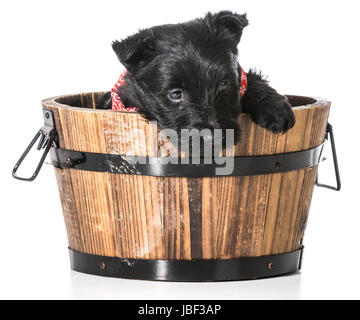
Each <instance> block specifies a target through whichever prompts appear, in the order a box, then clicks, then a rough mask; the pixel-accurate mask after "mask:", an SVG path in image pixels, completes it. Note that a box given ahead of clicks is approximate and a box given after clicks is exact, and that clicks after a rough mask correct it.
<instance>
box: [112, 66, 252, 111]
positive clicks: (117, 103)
mask: <svg viewBox="0 0 360 320" xmlns="http://www.w3.org/2000/svg"><path fill="white" fill-rule="evenodd" d="M239 68H240V71H241V80H240V98H241V97H242V96H243V95H244V94H245V91H246V89H247V77H246V72H245V71H244V70H243V69H242V68H241V67H240V66H239ZM125 75H126V69H125V70H124V71H123V72H122V73H121V75H120V78H119V80H118V81H117V82H116V83H115V85H114V86H113V87H112V89H111V101H112V110H114V111H127V112H136V107H130V108H126V107H125V105H124V103H123V102H122V101H121V99H120V97H119V94H118V90H119V88H120V87H121V86H122V85H124V83H125Z"/></svg>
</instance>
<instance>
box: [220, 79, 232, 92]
mask: <svg viewBox="0 0 360 320" xmlns="http://www.w3.org/2000/svg"><path fill="white" fill-rule="evenodd" d="M229 85H230V82H229V81H228V80H222V81H221V82H220V83H219V90H220V91H225V90H226V89H227V88H229Z"/></svg>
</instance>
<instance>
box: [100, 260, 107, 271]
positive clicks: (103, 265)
mask: <svg viewBox="0 0 360 320" xmlns="http://www.w3.org/2000/svg"><path fill="white" fill-rule="evenodd" d="M105 268H106V264H105V263H104V262H101V263H100V269H101V270H104V269H105Z"/></svg>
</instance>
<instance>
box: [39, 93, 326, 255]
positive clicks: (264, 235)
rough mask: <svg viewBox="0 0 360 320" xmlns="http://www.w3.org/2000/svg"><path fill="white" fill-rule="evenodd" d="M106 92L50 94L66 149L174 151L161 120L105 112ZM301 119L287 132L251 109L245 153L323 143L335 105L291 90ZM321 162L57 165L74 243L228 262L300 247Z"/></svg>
mask: <svg viewBox="0 0 360 320" xmlns="http://www.w3.org/2000/svg"><path fill="white" fill-rule="evenodd" d="M101 95H102V93H101V92H95V93H84V94H79V95H72V96H62V97H55V98H50V99H46V100H44V101H43V102H42V105H43V107H45V108H48V109H50V110H52V111H53V113H54V118H55V124H56V129H57V132H58V136H59V141H58V143H59V146H60V147H61V148H65V149H71V150H78V151H86V152H99V153H112V154H129V152H131V153H132V154H134V155H148V156H168V155H169V151H170V149H169V148H171V147H169V146H168V145H167V144H166V143H165V144H164V141H163V138H162V137H161V136H160V137H159V136H157V133H158V129H157V127H156V125H154V124H149V122H148V121H147V120H145V119H144V118H143V117H142V115H140V114H137V113H123V112H113V111H110V110H95V106H96V102H97V100H98V99H99V97H100V96H101ZM288 98H289V100H290V102H291V104H292V105H293V109H294V112H295V115H296V124H295V126H294V128H292V129H291V130H290V131H288V133H286V134H284V135H277V134H272V133H271V132H269V131H267V130H265V129H263V128H261V127H259V126H257V125H255V124H254V123H253V122H252V121H251V120H250V117H249V115H247V114H241V115H240V117H239V119H238V122H239V124H240V128H241V139H240V142H239V143H238V144H237V145H236V146H235V147H234V149H233V153H234V155H235V156H247V155H269V154H276V153H284V152H293V151H300V150H306V149H309V148H313V147H315V146H317V145H319V144H321V143H322V141H323V139H324V136H325V128H326V124H327V119H328V115H329V110H330V103H329V102H328V101H324V100H316V99H313V98H309V97H297V96H288ZM316 172H317V166H315V167H312V168H308V169H303V170H297V171H291V172H285V173H277V174H268V175H256V176H243V177H212V178H202V179H201V178H171V177H149V176H139V175H120V174H113V173H100V172H88V171H80V170H74V169H63V170H62V169H55V173H56V178H57V183H58V188H59V193H60V198H61V203H62V208H63V214H64V220H65V225H66V230H67V235H68V241H69V247H70V248H72V249H75V250H77V251H80V252H85V253H90V254H98V255H105V256H114V257H126V258H139V259H186V260H189V259H214V258H215V259H226V258H233V257H243V256H260V255H267V254H276V253H282V252H289V251H292V250H296V249H298V248H299V247H300V241H301V239H302V238H303V235H304V231H305V228H306V222H307V217H308V213H309V209H310V203H311V196H312V192H313V186H314V182H315V178H316Z"/></svg>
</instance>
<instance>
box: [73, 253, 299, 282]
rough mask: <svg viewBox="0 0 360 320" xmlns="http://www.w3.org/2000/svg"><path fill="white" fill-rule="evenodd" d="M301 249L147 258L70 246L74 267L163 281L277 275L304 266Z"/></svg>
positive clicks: (215, 279)
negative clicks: (248, 254) (227, 256)
mask: <svg viewBox="0 0 360 320" xmlns="http://www.w3.org/2000/svg"><path fill="white" fill-rule="evenodd" d="M302 251H303V247H302V248H301V249H299V250H296V251H292V252H287V253H282V254H275V255H267V256H259V257H241V258H234V259H201V260H145V259H125V258H114V257H106V256H98V255H92V254H86V253H81V252H78V251H75V250H72V249H70V248H69V254H70V262H71V269H73V270H75V271H79V272H83V273H88V274H94V275H99V276H104V277H116V278H125V279H139V280H163V281H226V280H249V279H257V278H267V277H274V276H279V275H283V274H288V273H294V272H297V271H298V270H300V266H301V256H302Z"/></svg>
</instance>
